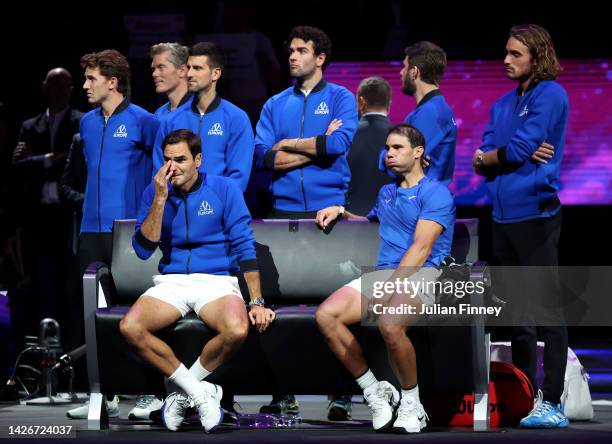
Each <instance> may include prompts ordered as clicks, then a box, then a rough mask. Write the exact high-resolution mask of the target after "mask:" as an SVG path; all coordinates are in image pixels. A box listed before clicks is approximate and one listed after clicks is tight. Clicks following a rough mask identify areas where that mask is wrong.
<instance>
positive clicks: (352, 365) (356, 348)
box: [316, 287, 368, 378]
mask: <svg viewBox="0 0 612 444" xmlns="http://www.w3.org/2000/svg"><path fill="white" fill-rule="evenodd" d="M316 319H317V325H318V327H319V330H321V333H322V334H323V336H324V337H325V340H326V341H327V344H328V345H329V348H330V349H331V351H332V352H333V353H334V354H335V355H336V357H337V358H338V360H339V361H340V362H341V363H342V364H343V365H344V366H345V367H346V368H347V369H348V371H349V372H351V374H352V375H353V377H355V378H358V377H360V376H361V375H363V374H364V373H365V372H366V371H367V370H368V364H367V362H366V360H365V358H364V357H363V351H362V350H361V345H359V342H357V339H355V336H354V335H353V333H351V331H350V330H349V329H348V327H347V325H351V324H355V323H357V322H359V319H361V295H360V294H359V292H358V291H357V290H355V289H354V288H351V287H342V288H340V289H338V290H336V291H335V292H334V293H333V294H332V295H331V296H330V297H328V298H327V299H326V300H325V302H323V303H322V304H321V305H320V306H319V309H318V310H317V313H316Z"/></svg>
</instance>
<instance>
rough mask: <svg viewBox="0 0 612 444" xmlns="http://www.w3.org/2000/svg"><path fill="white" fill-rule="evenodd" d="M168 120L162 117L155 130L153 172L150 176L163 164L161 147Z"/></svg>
mask: <svg viewBox="0 0 612 444" xmlns="http://www.w3.org/2000/svg"><path fill="white" fill-rule="evenodd" d="M168 120H169V119H164V120H162V121H161V123H160V124H159V127H158V129H157V132H156V134H155V141H154V142H153V156H152V157H153V172H152V176H153V177H155V175H156V174H157V172H158V171H159V169H160V168H161V167H162V165H163V164H164V151H163V149H162V143H163V142H164V139H165V138H166V136H167V135H168V133H169V131H168Z"/></svg>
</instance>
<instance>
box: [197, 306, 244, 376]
mask: <svg viewBox="0 0 612 444" xmlns="http://www.w3.org/2000/svg"><path fill="white" fill-rule="evenodd" d="M198 316H200V319H202V321H204V323H205V324H206V325H207V326H208V327H210V328H211V329H212V330H214V331H216V332H217V333H218V334H217V336H215V337H214V338H212V339H211V340H210V341H208V342H207V343H206V345H205V346H204V349H203V350H202V354H201V355H200V364H202V367H204V368H205V369H206V370H208V371H210V372H212V371H214V370H215V369H216V368H217V367H219V366H220V365H221V364H223V363H224V362H225V361H227V360H228V359H229V358H230V357H231V356H232V355H233V354H234V353H235V352H236V351H238V350H239V349H240V346H241V345H242V343H243V342H244V340H245V339H246V337H247V335H248V334H249V320H248V317H247V312H246V309H245V307H244V302H243V301H242V299H240V298H238V297H236V296H234V295H228V296H223V297H222V298H219V299H216V300H214V301H212V302H210V303H208V304H206V305H205V306H203V307H202V308H201V309H200V312H199V313H198Z"/></svg>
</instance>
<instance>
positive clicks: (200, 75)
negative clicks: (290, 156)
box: [153, 42, 254, 192]
mask: <svg viewBox="0 0 612 444" xmlns="http://www.w3.org/2000/svg"><path fill="white" fill-rule="evenodd" d="M223 64H224V61H223V54H222V53H221V50H220V49H219V48H218V47H217V45H215V44H214V43H211V42H200V43H196V44H195V45H193V46H192V47H191V48H190V49H189V59H188V62H187V67H188V72H187V80H188V86H189V92H190V93H192V94H193V99H192V101H191V103H190V104H189V105H187V104H186V105H185V106H182V107H181V108H180V109H178V110H177V111H176V112H174V113H173V114H172V115H170V116H169V117H168V118H166V119H164V120H163V121H162V122H161V125H160V128H159V133H158V135H157V138H156V142H155V150H154V153H153V168H154V171H157V170H159V168H161V166H162V165H163V163H164V162H163V152H162V142H163V140H164V139H165V137H166V136H167V135H168V134H169V133H170V132H172V131H174V130H176V129H189V130H191V131H193V132H194V133H196V134H198V135H199V136H200V138H201V139H202V158H203V162H202V164H201V165H200V172H201V173H207V174H214V175H216V176H225V177H231V178H232V179H234V180H235V181H236V184H237V185H238V186H239V187H240V189H241V190H242V191H243V192H244V190H246V187H247V184H248V183H249V176H250V174H251V167H252V165H253V150H254V142H253V129H252V128H251V122H250V121H249V117H248V115H247V114H246V113H245V112H244V111H243V110H241V109H240V108H238V107H237V106H236V105H233V104H232V103H230V102H228V101H227V100H224V99H222V98H221V97H220V96H219V95H218V94H217V82H218V81H219V79H220V78H221V74H222V73H223Z"/></svg>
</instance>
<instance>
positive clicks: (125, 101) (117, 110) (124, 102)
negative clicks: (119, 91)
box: [99, 97, 130, 117]
mask: <svg viewBox="0 0 612 444" xmlns="http://www.w3.org/2000/svg"><path fill="white" fill-rule="evenodd" d="M128 106H130V99H129V98H128V97H125V98H124V99H123V100H122V101H121V103H120V104H119V106H117V108H115V111H113V113H112V114H111V115H110V116H108V117H112V116H116V115H117V114H119V113H121V112H123V111H125V109H126V108H127V107H128ZM99 108H100V115H101V116H102V117H104V112H103V111H102V107H101V106H100V107H99Z"/></svg>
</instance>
